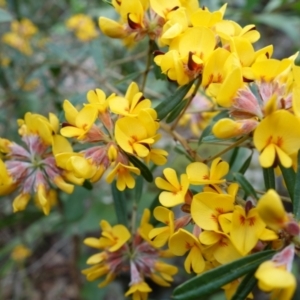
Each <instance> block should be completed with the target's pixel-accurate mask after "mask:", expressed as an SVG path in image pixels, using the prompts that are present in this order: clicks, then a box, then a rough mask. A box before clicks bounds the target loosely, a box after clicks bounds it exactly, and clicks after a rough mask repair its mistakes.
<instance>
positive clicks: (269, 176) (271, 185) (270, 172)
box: [262, 168, 275, 190]
mask: <svg viewBox="0 0 300 300" xmlns="http://www.w3.org/2000/svg"><path fill="white" fill-rule="evenodd" d="M262 169H263V175H264V181H265V187H266V190H269V189H275V174H274V169H273V168H262Z"/></svg>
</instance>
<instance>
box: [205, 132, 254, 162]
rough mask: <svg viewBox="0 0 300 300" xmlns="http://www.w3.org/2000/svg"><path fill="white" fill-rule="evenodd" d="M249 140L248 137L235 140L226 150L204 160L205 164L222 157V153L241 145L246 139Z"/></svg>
mask: <svg viewBox="0 0 300 300" xmlns="http://www.w3.org/2000/svg"><path fill="white" fill-rule="evenodd" d="M248 138H249V136H248V135H246V136H244V137H242V138H241V139H239V140H237V141H236V142H235V143H233V144H231V145H230V146H229V147H227V148H226V149H224V150H222V151H220V152H219V153H217V154H216V155H213V156H211V157H209V158H207V159H205V162H209V161H211V160H214V159H215V158H217V157H219V156H221V155H223V154H224V153H226V152H228V151H229V150H231V149H233V148H235V147H237V146H239V145H241V144H242V143H243V142H245V141H246V140H247V139H248Z"/></svg>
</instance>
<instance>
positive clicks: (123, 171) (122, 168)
mask: <svg viewBox="0 0 300 300" xmlns="http://www.w3.org/2000/svg"><path fill="white" fill-rule="evenodd" d="M131 172H132V173H134V174H137V175H140V174H141V171H140V169H138V168H136V167H134V166H131V165H130V166H128V165H124V164H122V163H117V165H116V166H115V167H114V168H113V170H112V171H111V172H110V173H109V174H108V175H107V177H106V182H107V183H112V182H113V180H114V179H115V178H116V180H117V188H118V190H119V191H124V190H125V188H126V187H128V188H130V189H133V188H134V187H135V180H134V178H133V176H132V175H131Z"/></svg>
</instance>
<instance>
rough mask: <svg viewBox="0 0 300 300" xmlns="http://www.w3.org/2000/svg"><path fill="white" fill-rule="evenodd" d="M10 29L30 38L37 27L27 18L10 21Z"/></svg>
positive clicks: (36, 30)
mask: <svg viewBox="0 0 300 300" xmlns="http://www.w3.org/2000/svg"><path fill="white" fill-rule="evenodd" d="M11 31H12V32H15V33H17V34H19V35H20V36H22V37H24V38H31V37H32V36H34V35H35V34H36V33H37V32H38V28H37V27H36V26H35V25H34V24H33V23H32V22H31V20H29V19H21V20H20V21H16V20H14V21H13V22H11Z"/></svg>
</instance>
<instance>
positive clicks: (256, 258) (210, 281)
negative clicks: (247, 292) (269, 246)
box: [172, 250, 275, 300]
mask: <svg viewBox="0 0 300 300" xmlns="http://www.w3.org/2000/svg"><path fill="white" fill-rule="evenodd" d="M274 253H275V251H273V250H266V251H263V252H258V253H255V254H252V255H249V256H246V257H243V258H241V259H238V260H236V261H234V262H231V263H229V264H226V265H222V266H220V267H217V268H215V269H212V270H209V271H207V272H205V273H204V274H202V275H199V276H197V277H194V278H192V279H190V280H188V281H186V282H185V283H183V284H181V285H180V286H178V287H177V288H176V289H175V290H174V293H173V298H172V299H174V300H193V299H194V300H198V299H205V298H203V296H207V295H210V294H211V293H213V292H215V291H217V290H218V289H219V288H221V287H222V286H223V285H225V284H227V283H229V282H231V281H233V280H235V279H237V278H240V277H241V276H243V275H245V274H247V273H249V272H251V271H253V270H254V269H256V268H257V267H258V266H259V265H260V264H261V263H262V262H264V261H266V260H268V259H270V258H271V257H272V256H273V255H274ZM201 297H202V298H201Z"/></svg>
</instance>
